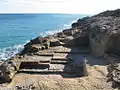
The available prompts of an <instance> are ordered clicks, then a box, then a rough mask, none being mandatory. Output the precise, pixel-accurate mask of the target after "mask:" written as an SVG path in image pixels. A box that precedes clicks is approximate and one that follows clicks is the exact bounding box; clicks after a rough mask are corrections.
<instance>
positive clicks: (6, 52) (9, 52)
mask: <svg viewBox="0 0 120 90" xmlns="http://www.w3.org/2000/svg"><path fill="white" fill-rule="evenodd" d="M75 21H77V19H75V20H73V21H71V23H68V24H67V23H66V24H64V25H63V28H61V29H56V30H48V31H45V32H43V33H40V35H39V36H41V37H46V36H48V35H53V34H55V33H58V32H62V31H63V30H65V29H69V28H70V27H71V24H72V23H73V22H75ZM39 36H36V37H39ZM36 37H33V38H32V39H34V38H36ZM30 40H31V39H30ZM30 40H27V41H25V43H24V44H18V45H14V46H12V47H6V48H2V49H0V53H1V54H0V61H4V60H7V59H10V58H11V57H14V56H15V55H16V54H19V53H20V52H21V51H22V50H23V49H24V45H26V44H27V43H29V42H30ZM13 50H14V51H13Z"/></svg>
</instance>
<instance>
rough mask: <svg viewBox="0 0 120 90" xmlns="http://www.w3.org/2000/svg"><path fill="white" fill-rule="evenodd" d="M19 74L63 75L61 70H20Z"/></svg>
mask: <svg viewBox="0 0 120 90" xmlns="http://www.w3.org/2000/svg"><path fill="white" fill-rule="evenodd" d="M18 72H19V73H41V74H54V73H55V74H57V73H63V70H40V69H20V70H19V71H18Z"/></svg>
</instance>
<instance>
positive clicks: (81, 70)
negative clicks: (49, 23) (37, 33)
mask: <svg viewBox="0 0 120 90" xmlns="http://www.w3.org/2000/svg"><path fill="white" fill-rule="evenodd" d="M24 47H25V48H24V50H23V51H22V52H21V53H20V54H17V55H16V56H14V57H12V58H10V59H8V60H6V61H3V62H2V63H1V65H0V77H1V78H2V79H3V81H11V80H12V79H13V81H14V77H13V76H14V75H15V74H16V73H17V72H18V73H23V74H24V73H29V74H30V75H31V76H32V74H33V73H34V74H36V75H42V74H48V75H49V74H50V75H51V74H52V75H53V74H56V75H57V74H59V75H62V76H63V81H64V77H67V78H68V77H72V78H73V79H75V80H76V77H77V78H79V77H81V76H82V77H83V76H88V79H90V82H91V81H92V79H93V80H94V79H96V81H97V80H98V79H97V78H96V76H94V75H93V74H92V75H91V73H92V71H91V70H92V69H93V71H94V72H96V74H98V76H100V77H99V78H102V79H103V78H104V79H107V77H106V75H107V74H106V71H105V70H101V71H100V70H97V69H100V67H101V66H102V67H104V68H107V65H109V64H114V63H116V62H117V63H119V55H120V9H117V10H114V11H106V12H103V13H100V14H98V15H95V16H92V17H84V18H82V19H79V20H78V21H77V22H75V23H73V24H72V25H71V28H70V29H65V30H63V31H62V32H59V33H55V34H54V35H49V36H46V37H36V38H35V39H33V40H31V41H30V42H29V43H27V44H26V45H25V46H24ZM86 59H87V61H88V62H86ZM96 65H98V66H96ZM89 68H91V70H90V69H89ZM96 68H97V69H96ZM118 71H119V69H118ZM108 72H109V71H108ZM41 73H42V74H41ZM110 73H111V71H110ZM66 75H67V76H66ZM15 76H16V77H17V75H15ZM18 76H19V75H18ZM31 76H30V77H31ZM43 77H44V76H43ZM56 79H57V78H56ZM79 79H80V78H79ZM118 79H119V77H118ZM52 80H53V79H52ZM82 80H83V81H84V80H85V79H84V77H83V79H82ZM43 81H44V80H43ZM85 81H86V80H85ZM106 81H107V80H106ZM106 81H105V80H103V81H101V80H98V82H99V83H98V85H97V86H96V88H95V87H94V86H93V87H92V86H91V85H93V83H91V84H89V86H87V85H84V86H81V85H80V84H82V83H83V82H81V83H78V84H77V87H75V88H73V89H72V90H78V87H79V88H81V89H83V88H84V89H83V90H103V89H104V90H112V88H111V87H109V88H108V86H107V83H105V82H106ZM102 83H104V84H105V85H101V84H102ZM16 85H17V84H16ZM30 85H31V84H30ZM60 85H61V84H60ZM73 85H74V84H73ZM99 86H100V87H99ZM32 87H34V85H32ZM36 87H37V86H36ZM61 87H62V86H61ZM61 87H57V90H68V89H67V87H66V88H65V89H59V88H61ZM17 88H21V87H20V86H19V85H18V86H17ZM47 88H48V89H44V88H42V89H40V90H50V86H49V87H47ZM27 89H28V87H27ZM16 90H18V89H16ZM20 90H22V89H20ZM34 90H39V89H35V87H34ZM53 90H56V89H53Z"/></svg>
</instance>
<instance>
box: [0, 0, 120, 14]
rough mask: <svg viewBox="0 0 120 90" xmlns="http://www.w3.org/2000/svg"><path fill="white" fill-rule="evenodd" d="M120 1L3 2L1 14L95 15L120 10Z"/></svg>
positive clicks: (1, 3) (0, 7) (40, 0)
mask: <svg viewBox="0 0 120 90" xmlns="http://www.w3.org/2000/svg"><path fill="white" fill-rule="evenodd" d="M119 3H120V1H119V0H2V1H1V2H0V12H1V13H83V14H95V13H99V12H101V11H105V10H112V9H117V8H120V5H119Z"/></svg>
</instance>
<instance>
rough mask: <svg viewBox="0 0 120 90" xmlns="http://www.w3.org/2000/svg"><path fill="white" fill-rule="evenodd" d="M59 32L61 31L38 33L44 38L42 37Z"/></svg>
mask: <svg viewBox="0 0 120 90" xmlns="http://www.w3.org/2000/svg"><path fill="white" fill-rule="evenodd" d="M61 31H62V29H58V30H48V31H45V32H44V33H40V36H42V37H44V36H47V35H53V34H55V33H58V32H61Z"/></svg>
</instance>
